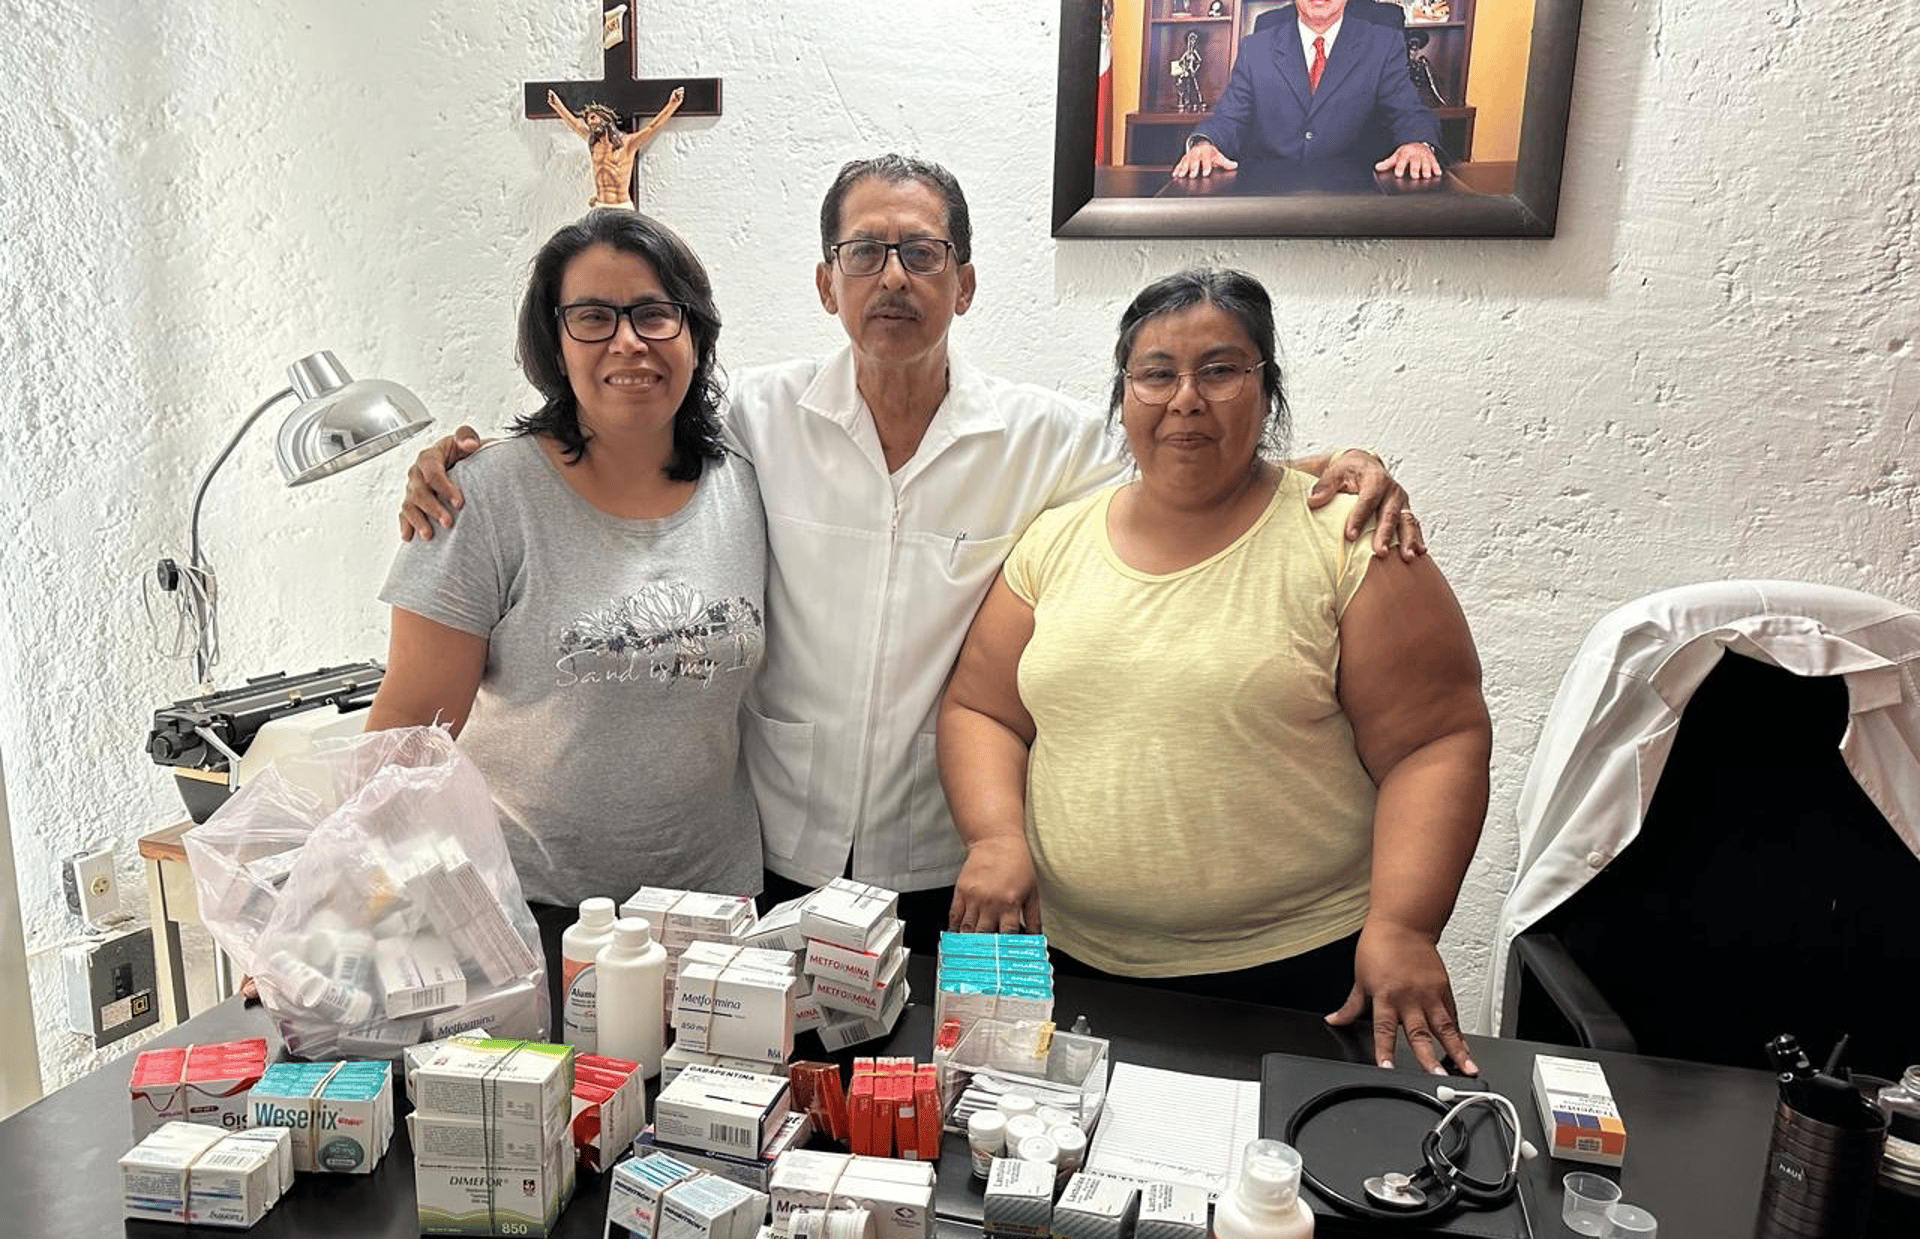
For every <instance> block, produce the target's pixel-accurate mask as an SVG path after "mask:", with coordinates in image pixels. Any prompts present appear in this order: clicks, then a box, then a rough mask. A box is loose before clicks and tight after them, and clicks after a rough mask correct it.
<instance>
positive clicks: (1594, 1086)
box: [1533, 1054, 1627, 1166]
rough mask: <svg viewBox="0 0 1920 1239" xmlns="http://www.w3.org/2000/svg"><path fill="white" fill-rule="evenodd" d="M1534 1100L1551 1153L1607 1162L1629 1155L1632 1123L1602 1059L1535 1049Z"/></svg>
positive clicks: (1566, 1157)
mask: <svg viewBox="0 0 1920 1239" xmlns="http://www.w3.org/2000/svg"><path fill="white" fill-rule="evenodd" d="M1533 1100H1534V1104H1535V1105H1537V1106H1538V1107H1539V1108H1540V1128H1541V1130H1542V1131H1544V1132H1545V1133H1546V1135H1547V1153H1548V1155H1549V1156H1552V1157H1559V1158H1564V1159H1566V1160H1568V1161H1576V1162H1596V1163H1598V1164H1599V1165H1602V1166H1618V1165H1619V1164H1620V1162H1621V1160H1622V1159H1623V1158H1624V1157H1625V1156H1626V1153H1627V1127H1626V1124H1625V1123H1623V1122H1621V1120H1620V1111H1619V1110H1618V1109H1616V1108H1615V1107H1614V1104H1613V1090H1612V1089H1611V1088H1609V1087H1607V1073H1606V1072H1604V1071H1602V1070H1601V1069H1600V1064H1599V1063H1595V1062H1589V1061H1587V1060H1586V1059H1581V1058H1556V1057H1554V1056H1553V1055H1550V1054H1538V1055H1535V1056H1534V1060H1533Z"/></svg>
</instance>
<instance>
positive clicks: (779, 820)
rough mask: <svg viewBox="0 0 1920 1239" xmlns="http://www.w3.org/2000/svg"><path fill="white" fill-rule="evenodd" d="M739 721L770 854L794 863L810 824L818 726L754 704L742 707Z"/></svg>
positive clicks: (749, 771)
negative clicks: (782, 718)
mask: <svg viewBox="0 0 1920 1239" xmlns="http://www.w3.org/2000/svg"><path fill="white" fill-rule="evenodd" d="M740 717H741V722H742V726H741V737H740V740H741V748H742V750H743V751H744V752H745V754H746V758H747V777H748V779H749V781H750V782H751V783H752V785H753V798H754V801H755V803H756V804H757V805H758V806H759V808H760V837H761V839H762V841H763V842H764V843H765V845H766V851H767V854H768V855H770V856H777V857H780V858H782V859H791V858H793V857H795V856H796V855H798V853H799V850H800V841H801V837H802V836H803V835H804V834H805V832H806V826H807V801H808V789H809V788H810V787H811V786H812V781H813V724H812V723H786V722H781V721H779V720H778V719H771V718H768V717H767V716H766V715H764V714H761V713H760V712H758V711H757V710H755V709H753V707H751V706H742V707H741V710H740Z"/></svg>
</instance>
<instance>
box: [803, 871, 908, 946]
mask: <svg viewBox="0 0 1920 1239" xmlns="http://www.w3.org/2000/svg"><path fill="white" fill-rule="evenodd" d="M899 915H900V896H899V895H898V894H897V893H896V892H894V891H890V890H887V889H886V888H885V887H880V886H868V885H867V884H866V883H865V882H855V881H853V880H852V879H851V878H835V879H834V880H833V881H831V882H829V883H827V884H826V885H825V886H823V887H821V888H820V889H819V890H816V891H814V892H813V893H812V894H810V895H808V896H807V897H806V899H805V900H804V901H803V902H802V903H801V905H800V932H801V933H803V934H805V935H806V936H807V937H809V938H818V939H821V940H823V941H826V942H834V943H838V944H839V945H841V946H848V947H852V948H853V949H854V950H856V951H864V950H867V949H868V948H869V947H871V946H873V944H874V943H875V942H877V941H878V940H879V938H880V936H881V935H882V934H883V933H885V932H886V930H887V922H888V921H890V920H897V919H899Z"/></svg>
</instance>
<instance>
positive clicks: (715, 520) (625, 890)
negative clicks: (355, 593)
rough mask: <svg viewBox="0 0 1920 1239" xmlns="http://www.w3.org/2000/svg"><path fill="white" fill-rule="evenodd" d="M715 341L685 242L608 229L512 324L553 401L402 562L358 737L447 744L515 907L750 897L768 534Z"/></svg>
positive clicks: (629, 222)
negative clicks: (751, 703) (720, 377)
mask: <svg viewBox="0 0 1920 1239" xmlns="http://www.w3.org/2000/svg"><path fill="white" fill-rule="evenodd" d="M719 329H720V320H719V315H718V312H717V311H716V309H715V308H714V304H713V295H712V289H711V286H710V284H709V282H708V279H707V274H706V271H705V269H704V268H703V267H702V266H701V264H700V261H699V259H697V258H696V257H695V256H694V254H693V252H692V251H691V250H690V249H689V248H688V247H687V245H686V243H685V242H684V241H682V240H681V239H680V238H679V237H678V236H676V235H675V234H674V233H673V232H671V231H670V230H669V229H667V228H666V227H665V226H663V225H661V224H660V223H659V222H657V221H655V220H653V219H650V218H649V217H647V216H645V215H641V214H639V213H638V212H635V211H631V210H611V209H608V210H596V211H594V212H592V213H590V214H589V215H587V216H586V217H585V218H584V219H582V220H580V221H579V222H577V223H574V224H569V225H568V226H567V227H565V228H562V229H561V230H560V231H559V232H558V233H556V234H555V235H554V236H553V238H552V239H551V240H549V241H548V242H547V244H546V245H545V246H544V247H542V249H541V250H540V253H539V254H538V255H537V256H536V257H535V259H534V263H533V275H532V279H531V280H530V282H529V284H528V288H527V293H526V297H525V299H524V300H523V302H522V303H521V307H520V331H519V355H520V364H521V368H522V369H523V370H524V371H525V373H526V375H527V378H528V380H529V381H530V382H531V383H532V384H533V386H534V387H535V389H537V390H538V391H539V393H540V395H541V397H542V399H543V401H544V403H543V404H542V405H541V406H540V408H539V409H538V410H536V411H535V412H533V413H531V414H529V415H527V416H525V417H522V418H520V419H519V420H518V421H516V422H515V423H514V426H513V436H512V437H511V438H508V439H506V440H504V441H501V442H499V443H495V444H493V445H491V446H490V447H489V448H487V449H486V450H484V451H482V452H480V453H479V454H478V455H476V456H475V457H474V458H473V459H472V460H471V461H469V462H468V463H466V464H465V465H463V466H462V467H461V470H460V480H461V485H462V488H463V489H464V490H465V492H466V496H467V504H466V510H464V511H463V512H462V514H461V518H460V521H459V522H458V524H457V526H455V527H454V528H452V529H449V530H447V531H445V532H444V533H443V534H442V535H441V536H440V537H438V538H435V539H434V540H433V541H431V542H427V541H423V540H422V541H413V542H408V543H405V544H404V545H402V547H401V549H400V552H399V554H398V555H397V556H396V557H395V559H394V564H393V569H392V571H391V573H390V574H389V575H388V578H387V583H386V587H385V589H384V590H383V591H382V592H381V598H382V600H384V601H385V602H387V603H389V604H391V605H392V607H393V628H392V637H391V645H390V649H389V653H388V666H387V673H386V677H385V679H384V681H383V682H382V684H381V687H380V692H379V695H378V697H376V698H375V700H374V703H373V709H372V712H371V718H370V721H369V724H368V725H369V726H370V727H397V726H405V725H411V724H420V723H426V722H430V721H432V720H433V719H434V718H435V717H436V716H437V717H439V718H440V719H442V720H443V721H445V722H447V723H448V724H449V725H450V726H452V727H453V728H454V729H455V731H456V732H457V733H458V735H459V736H460V743H461V746H462V747H463V748H464V749H466V750H467V752H468V753H469V754H470V755H471V756H472V757H473V759H474V761H475V762H476V764H478V766H479V767H480V770H481V773H482V774H484V775H485V776H486V778H487V782H488V785H489V787H490V788H491V789H492V791H493V796H494V801H495V803H496V804H497V805H498V807H499V810H500V817H501V826H502V828H503V829H504V830H505V832H506V837H507V844H508V848H509V850H510V851H511V853H512V855H513V861H514V866H515V868H516V869H517V870H518V872H519V876H520V883H521V886H522V887H523V888H524V890H525V893H526V897H527V899H528V900H529V901H530V902H532V903H535V904H561V905H573V904H577V903H578V902H579V901H580V900H582V899H584V898H587V897H589V896H592V895H607V896H611V897H612V898H614V899H616V900H618V899H621V898H624V897H625V896H627V895H630V894H631V893H632V892H633V891H634V890H636V889H637V888H639V887H640V886H643V885H653V886H672V887H683V888H687V889H693V890H706V891H720V892H726V893H733V894H755V893H758V891H759V889H760V879H761V863H760V826H759V820H758V817H757V815H756V813H755V810H754V803H753V798H752V795H751V793H750V792H749V790H748V788H747V782H746V775H745V771H744V769H743V767H742V765H741V761H740V733H739V722H738V718H739V708H740V701H741V698H742V697H743V695H744V694H745V692H746V688H747V685H748V683H749V682H750V681H751V680H752V678H753V674H754V672H755V670H756V669H757V668H758V667H759V666H760V662H761V658H762V656H763V652H764V649H765V630H764V626H763V623H762V614H763V611H762V608H763V599H764V592H765V577H766V523H765V517H764V515H763V513H762V511H761V507H760V499H759V490H758V487H757V486H756V485H755V483H754V477H753V471H752V467H751V466H750V465H748V464H747V463H746V462H745V461H744V460H742V459H740V458H739V457H737V456H734V455H732V454H730V453H728V452H727V451H726V450H725V448H723V447H722V446H721V439H720V430H719V403H720V399H721V396H720V389H719V384H718V381H717V376H716V363H715V360H714V354H715V343H716V340H717V338H718V336H719Z"/></svg>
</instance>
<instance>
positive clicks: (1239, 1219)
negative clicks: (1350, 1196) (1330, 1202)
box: [1213, 1140, 1313, 1239]
mask: <svg viewBox="0 0 1920 1239" xmlns="http://www.w3.org/2000/svg"><path fill="white" fill-rule="evenodd" d="M1300 1164H1301V1163H1300V1154H1299V1153H1297V1152H1296V1151H1294V1149H1293V1146H1291V1145H1286V1144H1282V1143H1280V1142H1279V1141H1278V1140H1255V1141H1253V1142H1252V1143H1250V1144H1248V1145H1247V1152H1246V1156H1245V1157H1244V1158H1243V1159H1242V1160H1241V1162H1240V1179H1239V1181H1238V1182H1236V1183H1235V1184H1234V1185H1233V1186H1232V1187H1231V1188H1228V1189H1227V1191H1226V1194H1225V1195H1223V1196H1221V1197H1220V1203H1219V1204H1217V1205H1215V1206H1214V1207H1213V1235H1214V1239H1311V1236H1312V1235H1313V1210H1312V1209H1311V1208H1309V1207H1308V1206H1307V1202H1306V1201H1304V1200H1302V1199H1300Z"/></svg>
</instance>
